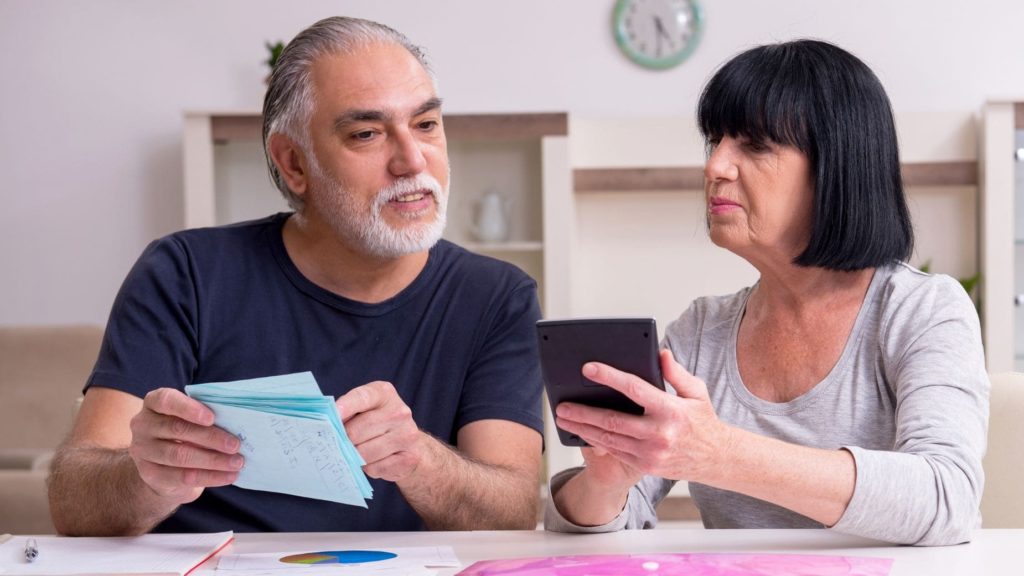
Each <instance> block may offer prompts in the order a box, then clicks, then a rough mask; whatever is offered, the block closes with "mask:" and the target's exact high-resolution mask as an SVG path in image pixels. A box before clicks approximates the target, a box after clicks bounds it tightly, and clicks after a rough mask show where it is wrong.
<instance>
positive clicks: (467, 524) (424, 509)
mask: <svg viewBox="0 0 1024 576" xmlns="http://www.w3.org/2000/svg"><path fill="white" fill-rule="evenodd" d="M425 441H426V442H427V443H428V447H429V448H428V449H429V450H430V452H431V454H432V458H430V459H429V460H428V462H426V463H424V466H426V467H427V469H426V470H417V473H416V474H413V475H412V477H411V478H409V479H407V480H404V481H399V482H398V487H399V489H400V490H401V491H402V495H403V496H405V498H406V500H408V501H409V504H410V505H411V506H412V507H413V509H414V510H416V512H417V513H418V514H419V515H420V517H421V518H423V520H424V522H425V523H426V524H427V527H428V528H429V529H431V530H494V529H508V530H532V529H534V528H535V527H536V525H537V506H538V502H539V480H538V475H537V473H536V471H534V472H532V473H527V472H523V471H520V470H515V469H512V468H507V467H500V466H495V465H491V464H486V463H483V462H477V461H474V460H471V459H469V458H467V457H466V456H465V455H463V454H461V453H459V452H457V451H456V450H455V449H453V448H452V447H450V446H448V445H447V444H445V443H443V442H441V441H439V440H437V439H435V438H432V437H429V436H428V437H427V438H426V440H425Z"/></svg>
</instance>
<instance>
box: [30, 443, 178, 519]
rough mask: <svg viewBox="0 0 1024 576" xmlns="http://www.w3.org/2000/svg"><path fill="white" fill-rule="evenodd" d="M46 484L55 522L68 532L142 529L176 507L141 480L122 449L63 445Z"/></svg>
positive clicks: (132, 463)
mask: <svg viewBox="0 0 1024 576" xmlns="http://www.w3.org/2000/svg"><path fill="white" fill-rule="evenodd" d="M48 484H49V498H50V515H51V516H52V518H53V523H54V526H55V527H56V528H57V532H58V533H60V534H65V535H69V536H127V535H135V534H144V533H146V532H148V531H150V530H151V529H152V528H153V527H154V526H156V525H157V523H159V522H160V521H161V520H163V519H164V518H166V517H167V516H169V515H170V514H171V513H172V512H173V511H174V510H175V509H176V508H177V505H175V504H173V503H170V502H167V501H166V500H164V499H162V498H160V497H159V495H157V494H156V492H153V491H152V490H151V489H150V488H149V487H148V486H147V485H146V484H145V483H144V482H143V481H142V479H141V478H140V477H139V474H138V471H137V470H136V468H135V463H134V462H133V461H132V459H131V457H130V456H129V455H128V451H127V449H120V450H114V449H109V448H100V447H94V446H67V445H65V446H62V447H61V448H59V449H58V451H57V454H56V455H55V456H54V459H53V464H52V465H51V468H50V479H49V481H48Z"/></svg>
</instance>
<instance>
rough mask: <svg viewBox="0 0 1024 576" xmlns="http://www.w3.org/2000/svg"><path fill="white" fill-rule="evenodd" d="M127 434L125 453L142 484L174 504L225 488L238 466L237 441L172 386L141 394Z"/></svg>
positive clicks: (207, 411)
mask: <svg viewBox="0 0 1024 576" xmlns="http://www.w3.org/2000/svg"><path fill="white" fill-rule="evenodd" d="M131 432H132V440H131V445H130V446H129V447H128V453H129V454H130V455H131V458H132V460H134V461H135V467H136V468H138V471H139V476H140V477H141V478H142V481H143V482H145V483H146V484H147V485H148V486H149V487H150V488H151V489H152V490H153V491H154V492H155V493H156V494H157V495H159V496H160V497H162V498H166V499H168V500H171V501H173V502H175V503H176V504H185V503H187V502H192V501H193V500H195V499H196V498H199V495H200V494H202V493H203V489H205V488H207V487H212V486H225V485H228V484H231V483H232V482H234V481H235V480H236V479H237V478H238V471H239V470H241V469H242V466H243V465H244V460H243V458H242V456H241V455H239V454H238V449H239V446H240V445H241V443H240V442H239V440H238V438H236V437H235V436H233V435H231V434H229V433H228V432H225V431H224V430H223V429H221V428H218V427H216V426H214V425H213V412H211V411H210V409H209V408H207V407H206V406H204V405H203V404H202V403H201V402H199V401H197V400H193V399H192V398H189V397H188V396H186V395H185V394H184V393H182V392H181V391H179V390H175V389H173V388H158V389H156V390H153V391H152V392H150V393H148V394H146V398H145V399H144V400H143V403H142V410H141V411H139V413H138V414H136V415H135V417H134V418H132V420H131Z"/></svg>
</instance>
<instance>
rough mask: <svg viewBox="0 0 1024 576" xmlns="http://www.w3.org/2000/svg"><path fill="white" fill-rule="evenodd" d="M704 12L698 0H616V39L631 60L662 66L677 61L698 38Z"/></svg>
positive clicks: (613, 22) (652, 65)
mask: <svg viewBox="0 0 1024 576" xmlns="http://www.w3.org/2000/svg"><path fill="white" fill-rule="evenodd" d="M702 27H703V16H702V15H701V8H700V4H698V3H697V0H617V1H616V2H615V12H614V14H613V16H612V28H613V31H614V33H615V41H616V42H617V43H618V45H619V48H620V49H621V50H622V52H623V53H624V54H625V55H626V56H628V57H629V58H630V60H632V61H633V62H636V63H637V64H639V65H641V66H644V67H646V68H653V69H657V70H664V69H666V68H672V67H673V66H677V65H679V64H680V63H681V62H682V61H683V60H686V58H687V57H688V56H689V55H690V54H692V53H693V51H694V49H695V48H696V47H697V43H698V42H699V41H700V35H701V29H702Z"/></svg>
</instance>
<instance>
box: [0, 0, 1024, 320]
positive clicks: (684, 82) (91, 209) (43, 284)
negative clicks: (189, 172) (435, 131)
mask: <svg viewBox="0 0 1024 576" xmlns="http://www.w3.org/2000/svg"><path fill="white" fill-rule="evenodd" d="M703 4H704V8H705V14H706V17H707V28H706V33H705V36H704V40H703V42H702V45H701V46H700V48H699V49H698V50H697V52H696V53H695V54H694V56H693V57H692V58H691V59H690V60H689V61H688V62H686V63H684V64H683V65H682V66H681V67H680V68H677V69H675V70H673V71H670V72H648V71H645V70H641V69H639V68H636V67H635V66H633V65H631V64H630V63H629V62H628V61H626V60H625V59H624V58H623V57H622V56H620V55H619V53H618V52H617V49H616V47H615V44H614V41H613V40H612V36H611V34H610V32H609V29H610V24H609V20H610V14H611V9H612V5H613V1H612V0H558V1H552V0H516V1H514V2H496V1H486V0H448V1H434V2H423V1H417V0H389V1H382V0H348V1H345V2H340V1H337V0H335V1H331V2H328V1H315V2H314V1H307V2H269V1H266V0H260V1H243V0H231V1H228V0H221V1H217V0H213V1H209V0H187V1H186V0H180V1H175V2H157V1H139V0H91V1H81V0H51V1H45V0H43V1H40V0H0V54H3V55H4V56H3V59H2V60H0V78H2V88H0V171H2V172H0V173H2V174H3V179H2V181H0V182H2V184H0V186H2V188H0V190H2V192H0V194H2V195H3V205H4V210H2V211H0V270H2V271H3V272H2V273H0V274H2V276H0V324H25V323H32V324H39V323H41V324H49V323H62V322H103V321H104V320H105V318H106V314H107V312H108V310H109V308H110V303H111V300H112V299H113V297H114V294H115V292H116V290H117V287H118V286H119V284H120V282H121V279H122V278H123V276H124V274H125V273H126V272H127V271H128V269H129V267H130V266H131V264H132V262H134V260H135V258H136V257H137V256H138V254H139V252H140V251H141V250H142V248H143V247H144V246H145V245H146V244H147V243H148V242H149V241H150V240H151V239H152V238H154V237H156V236H159V235H163V234H166V233H168V232H171V231H173V230H175V229H176V228H178V227H179V226H180V224H181V211H182V204H181V199H180V198H181V186H182V176H181V161H182V159H181V127H182V111H183V110H185V109H229V108H256V107H258V106H259V103H260V100H261V98H262V89H263V85H262V78H263V76H264V75H265V72H266V70H265V69H264V68H263V66H262V64H261V61H262V60H263V59H264V58H265V50H264V48H263V42H264V41H265V40H277V39H284V40H287V39H288V38H290V37H291V36H292V35H294V34H295V33H296V32H298V31H299V30H300V29H301V28H303V27H304V26H306V25H308V24H310V23H312V22H313V21H315V20H316V19H318V18H320V17H323V16H327V15H330V14H336V13H345V14H348V15H354V16H362V17H368V18H372V19H377V20H380V21H382V22H385V23H387V24H390V25H392V26H394V27H396V28H398V29H400V30H402V31H403V32H405V33H406V34H407V35H408V36H410V37H411V38H412V39H413V40H414V41H415V42H418V43H421V44H423V45H424V46H426V47H427V48H428V50H429V53H430V55H431V57H432V59H433V61H434V62H435V67H436V69H437V71H438V75H439V77H440V79H441V90H442V95H443V96H444V97H445V99H446V109H447V110H449V111H455V112H481V111H540V110H544V111H547V110H565V111H569V112H570V113H573V114H579V115H583V116H622V115H653V116H665V115H690V114H692V110H693V106H694V102H695V99H696V96H697V94H698V92H699V90H700V87H701V85H702V83H703V82H704V80H705V79H706V78H707V77H708V76H709V74H710V73H711V71H712V70H713V69H714V67H715V66H716V65H718V64H719V63H721V62H722V61H724V60H725V59H727V58H728V57H729V56H730V55H732V54H734V53H735V52H737V51H738V50H740V49H743V48H745V47H748V46H751V45H753V44H757V43H762V42H766V41H773V40H784V39H790V38H793V37H798V36H814V37H819V38H824V39H828V40H832V41H834V42H837V43H839V44H840V45H842V46H844V47H846V48H848V49H850V50H852V51H853V52H855V53H857V54H858V55H860V56H861V57H862V58H863V59H865V60H866V61H867V62H868V63H869V64H870V65H871V66H872V67H873V68H874V69H875V71H876V72H877V73H878V75H879V76H880V77H881V79H882V81H883V83H884V84H885V85H886V86H887V88H888V90H889V93H890V96H891V98H892V101H893V105H894V108H895V109H896V110H897V111H900V112H904V111H959V112H966V113H975V112H977V111H978V110H979V109H980V107H981V105H982V103H983V102H984V101H985V100H986V98H988V97H1007V96H1009V97H1013V96H1017V97H1019V96H1022V95H1024V74H1021V73H1020V67H1019V65H1017V64H1016V63H1014V60H1013V59H1014V58H1015V57H1016V56H1017V55H1018V54H1019V52H1020V50H1019V40H1018V38H1019V30H1020V27H1021V23H1024V3H1019V2H1014V1H1010V0H1005V1H998V0H979V1H973V2H963V1H962V0H899V1H894V0H862V1H859V2H849V1H839V0H772V1H770V2H765V1H762V0H746V1H744V0H703ZM1004 62H1010V63H1011V64H1010V65H1007V64H1003V63H1004ZM632 137H635V138H642V137H643V134H642V133H636V134H633V135H632Z"/></svg>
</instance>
